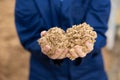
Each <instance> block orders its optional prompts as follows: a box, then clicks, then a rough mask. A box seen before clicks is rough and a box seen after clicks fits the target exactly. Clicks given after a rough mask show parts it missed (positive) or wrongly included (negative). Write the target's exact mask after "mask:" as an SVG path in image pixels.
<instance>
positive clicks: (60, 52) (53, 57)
mask: <svg viewBox="0 0 120 80" xmlns="http://www.w3.org/2000/svg"><path fill="white" fill-rule="evenodd" d="M62 52H63V50H62V49H57V50H56V51H55V54H54V55H52V56H51V57H50V58H52V59H57V58H58V57H59V56H60V55H61V54H62Z"/></svg>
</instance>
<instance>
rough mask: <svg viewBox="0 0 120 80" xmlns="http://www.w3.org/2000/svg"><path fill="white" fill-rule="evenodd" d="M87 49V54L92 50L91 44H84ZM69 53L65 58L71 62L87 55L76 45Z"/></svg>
mask: <svg viewBox="0 0 120 80" xmlns="http://www.w3.org/2000/svg"><path fill="white" fill-rule="evenodd" d="M86 45H87V48H88V50H89V52H91V51H92V50H93V44H91V43H89V42H86ZM69 52H70V53H69V54H67V57H68V58H70V59H71V60H74V59H76V58H78V57H81V58H84V57H85V56H86V55H87V54H88V53H89V52H88V53H85V52H83V51H82V46H79V45H76V46H75V47H74V48H72V49H70V51H69Z"/></svg>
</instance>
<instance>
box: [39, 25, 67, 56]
mask: <svg viewBox="0 0 120 80" xmlns="http://www.w3.org/2000/svg"><path fill="white" fill-rule="evenodd" d="M38 42H39V44H40V46H41V47H45V46H46V45H49V46H50V47H51V49H50V50H49V52H48V53H47V54H48V56H51V55H53V54H54V53H55V51H56V49H65V48H66V47H67V46H66V45H67V44H68V41H67V38H66V35H65V31H64V30H62V29H61V28H58V27H53V28H51V29H49V30H48V31H47V33H46V35H45V36H43V37H41V38H40V39H39V40H38Z"/></svg>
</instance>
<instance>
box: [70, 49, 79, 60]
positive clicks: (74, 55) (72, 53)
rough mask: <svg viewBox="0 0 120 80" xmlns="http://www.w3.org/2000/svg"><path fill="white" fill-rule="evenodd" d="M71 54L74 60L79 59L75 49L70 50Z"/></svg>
mask: <svg viewBox="0 0 120 80" xmlns="http://www.w3.org/2000/svg"><path fill="white" fill-rule="evenodd" d="M70 54H71V55H72V56H73V57H74V58H77V57H79V56H78V55H77V53H76V51H75V49H70Z"/></svg>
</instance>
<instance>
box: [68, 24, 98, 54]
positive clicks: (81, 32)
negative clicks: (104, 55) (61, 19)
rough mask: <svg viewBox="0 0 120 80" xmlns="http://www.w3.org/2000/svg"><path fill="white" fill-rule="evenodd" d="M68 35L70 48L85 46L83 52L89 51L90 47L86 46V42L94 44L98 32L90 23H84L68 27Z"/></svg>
mask: <svg viewBox="0 0 120 80" xmlns="http://www.w3.org/2000/svg"><path fill="white" fill-rule="evenodd" d="M66 36H67V39H68V42H69V44H68V45H67V47H68V48H69V49H71V48H73V47H74V46H76V45H79V46H81V47H82V48H83V49H82V50H83V52H85V53H88V52H89V49H88V48H87V46H86V42H89V43H92V44H94V42H95V38H96V37H97V34H96V32H95V31H93V28H92V27H90V25H88V24H86V23H83V24H79V25H74V26H73V27H72V28H68V29H67V31H66Z"/></svg>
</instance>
